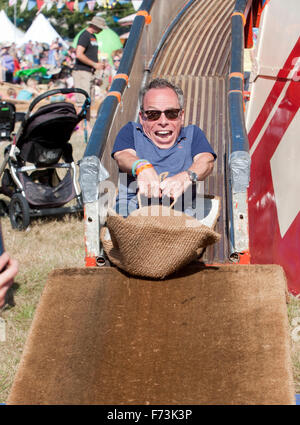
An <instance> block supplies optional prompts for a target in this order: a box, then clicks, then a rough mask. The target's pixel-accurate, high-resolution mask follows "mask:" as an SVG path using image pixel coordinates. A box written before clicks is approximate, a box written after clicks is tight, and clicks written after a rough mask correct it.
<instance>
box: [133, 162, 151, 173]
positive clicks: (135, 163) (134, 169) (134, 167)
mask: <svg viewBox="0 0 300 425" xmlns="http://www.w3.org/2000/svg"><path fill="white" fill-rule="evenodd" d="M141 162H144V163H146V164H148V162H149V161H147V160H146V159H138V160H137V161H135V162H134V163H133V164H132V167H131V174H132V175H133V177H136V167H137V165H138V164H139V163H141Z"/></svg>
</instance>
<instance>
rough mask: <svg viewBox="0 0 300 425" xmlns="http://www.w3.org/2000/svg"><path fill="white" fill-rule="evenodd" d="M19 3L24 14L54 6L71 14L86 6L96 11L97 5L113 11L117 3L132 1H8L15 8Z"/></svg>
mask: <svg viewBox="0 0 300 425" xmlns="http://www.w3.org/2000/svg"><path fill="white" fill-rule="evenodd" d="M17 1H19V2H20V3H21V6H20V11H21V12H24V11H25V9H27V10H32V9H33V8H34V7H37V9H38V12H41V11H42V10H43V9H44V8H46V9H47V10H50V9H51V7H52V6H53V5H55V6H56V8H57V10H58V12H60V11H61V10H62V8H63V7H64V6H66V7H67V8H68V9H69V10H70V11H71V12H74V11H80V12H82V11H83V9H84V7H85V6H87V7H88V8H89V10H90V11H93V10H94V8H95V6H96V4H97V5H98V6H100V7H104V8H105V9H112V8H113V7H115V6H116V5H117V3H120V4H125V3H129V2H130V1H131V0H83V1H80V0H72V1H71V0H69V1H68V0H8V6H9V7H14V5H16V4H17Z"/></svg>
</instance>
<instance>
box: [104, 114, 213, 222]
mask: <svg viewBox="0 0 300 425" xmlns="http://www.w3.org/2000/svg"><path fill="white" fill-rule="evenodd" d="M124 149H133V150H134V151H135V152H136V154H137V157H138V158H143V159H147V160H148V161H149V162H151V164H152V165H153V167H154V169H155V170H156V172H157V174H161V173H162V172H166V171H167V172H168V177H172V176H174V175H176V174H178V173H180V172H182V171H185V170H187V169H188V168H189V167H190V166H191V165H192V163H193V158H194V157H195V156H196V155H197V154H199V153H204V152H209V153H211V154H212V155H213V157H214V158H215V159H216V157H217V155H216V154H215V152H214V151H213V149H212V147H211V146H210V144H209V142H208V140H207V138H206V137H205V134H204V133H203V131H202V130H201V129H200V128H199V127H197V126H195V125H189V126H187V127H183V128H182V129H181V131H180V134H179V136H178V139H177V140H176V142H175V143H174V145H173V146H171V147H170V148H168V149H161V148H159V147H158V146H156V145H155V144H154V143H153V142H152V140H151V139H149V137H148V136H147V135H146V134H145V133H144V131H143V128H142V125H141V124H138V123H135V122H129V123H128V124H126V125H125V126H124V127H123V128H122V129H121V130H120V132H119V133H118V135H117V137H116V140H115V143H114V146H113V150H112V154H111V155H112V157H114V154H115V152H118V151H122V150H124ZM136 192H137V187H136V184H135V179H134V177H133V176H131V175H127V174H124V173H120V180H119V193H118V197H117V211H118V212H119V213H120V214H122V215H124V216H127V215H128V213H130V212H131V211H132V210H133V209H136V208H137V204H136V196H135V195H136ZM120 202H121V203H122V204H123V205H125V204H128V205H129V203H130V204H132V205H131V207H129V211H127V213H125V212H124V211H123V210H124V208H121V209H122V211H120V210H119V208H118V207H119V203H120Z"/></svg>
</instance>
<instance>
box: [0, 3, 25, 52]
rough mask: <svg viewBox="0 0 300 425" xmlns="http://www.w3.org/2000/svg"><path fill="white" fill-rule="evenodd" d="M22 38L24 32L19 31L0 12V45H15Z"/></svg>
mask: <svg viewBox="0 0 300 425" xmlns="http://www.w3.org/2000/svg"><path fill="white" fill-rule="evenodd" d="M23 36H24V32H23V31H21V30H19V28H17V27H16V26H15V25H14V24H13V23H12V22H11V21H10V20H9V18H8V16H7V15H6V13H5V11H4V10H1V12H0V43H1V44H3V43H16V44H18V42H19V41H20V40H21V38H22V37H23Z"/></svg>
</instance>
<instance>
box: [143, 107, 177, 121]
mask: <svg viewBox="0 0 300 425" xmlns="http://www.w3.org/2000/svg"><path fill="white" fill-rule="evenodd" d="M141 111H142V114H143V115H144V117H146V118H147V120H148V121H157V120H159V118H160V116H161V114H165V117H166V118H167V119H168V120H176V119H177V118H178V117H179V115H180V113H181V109H167V110H166V111H157V110H155V109H154V110H149V111H144V110H143V109H141Z"/></svg>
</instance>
